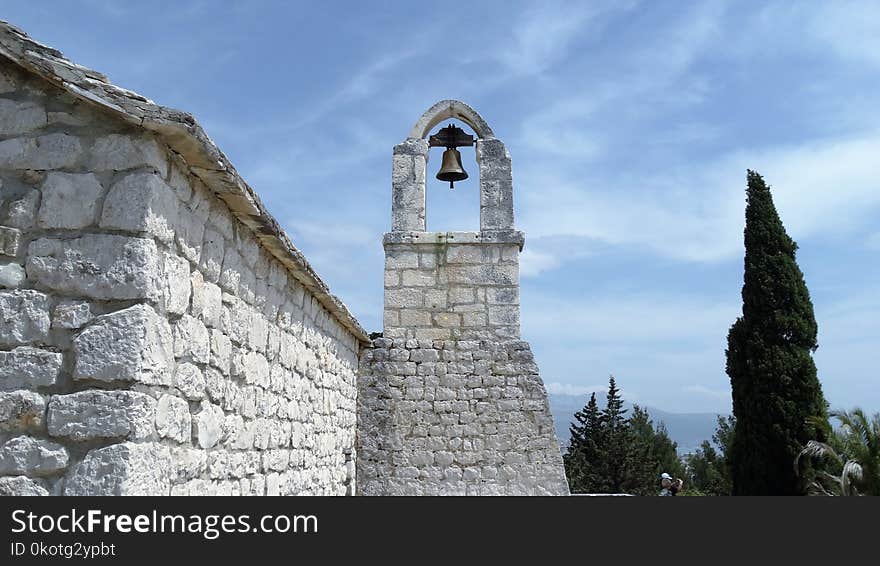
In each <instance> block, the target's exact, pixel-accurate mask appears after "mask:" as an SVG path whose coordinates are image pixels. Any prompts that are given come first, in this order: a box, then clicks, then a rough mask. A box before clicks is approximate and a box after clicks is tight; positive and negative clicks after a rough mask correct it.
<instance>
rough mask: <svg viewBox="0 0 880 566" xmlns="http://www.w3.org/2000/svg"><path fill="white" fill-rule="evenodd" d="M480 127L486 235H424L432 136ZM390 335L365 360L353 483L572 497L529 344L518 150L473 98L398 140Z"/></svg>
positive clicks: (389, 265) (437, 111) (419, 491)
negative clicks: (522, 297)
mask: <svg viewBox="0 0 880 566" xmlns="http://www.w3.org/2000/svg"><path fill="white" fill-rule="evenodd" d="M447 119H456V120H460V121H461V122H464V123H465V124H466V125H468V126H469V127H470V128H471V129H472V130H473V131H474V133H475V134H476V136H477V139H476V142H475V149H476V157H477V162H478V164H479V188H480V230H479V231H478V232H427V231H426V223H425V177H426V164H427V161H428V151H429V149H430V144H429V142H428V136H429V134H430V132H431V130H432V128H434V127H435V126H437V125H438V124H439V123H440V122H441V121H443V120H447ZM391 217H392V218H391V232H388V233H386V234H385V236H384V238H383V245H384V248H385V305H384V332H383V337H382V338H379V339H376V340H374V341H373V347H372V348H369V349H367V350H366V351H365V352H364V354H363V360H362V363H361V377H360V379H359V407H358V446H357V475H358V478H357V484H358V486H359V491H360V493H362V494H365V495H423V494H424V495H504V494H509V495H551V494H552V495H563V494H568V485H567V482H566V479H565V472H564V469H563V465H562V458H561V455H560V450H559V445H558V442H557V439H556V434H555V430H554V427H553V419H552V417H551V415H550V411H549V407H548V403H547V394H546V391H545V389H544V385H543V383H542V381H541V378H540V376H539V374H538V367H537V365H536V364H535V362H534V358H533V356H532V352H531V350H530V348H529V344H528V343H527V342H524V341H522V340H520V316H519V315H520V309H519V254H520V251H521V250H522V247H523V243H524V236H523V233H522V232H519V231H517V230H515V229H514V224H513V179H512V175H511V163H510V155H509V154H508V153H507V150H506V149H505V147H504V144H503V143H502V142H501V140H499V139H497V138H496V137H495V134H494V133H493V132H492V129H491V128H490V127H489V125H488V124H487V123H486V122H485V120H483V118H482V117H481V116H480V115H479V114H477V112H476V111H475V110H474V109H473V108H471V107H470V106H468V105H466V104H464V103H462V102H459V101H457V100H444V101H441V102H438V103H437V104H435V105H434V106H432V107H431V108H430V109H429V110H428V111H427V112H425V114H424V115H422V117H421V118H420V119H419V120H418V122H416V124H415V126H413V128H412V130H410V132H409V136H408V137H407V139H406V140H405V141H403V142H402V143H400V144H398V145H396V146H395V147H394V155H393V169H392V198H391Z"/></svg>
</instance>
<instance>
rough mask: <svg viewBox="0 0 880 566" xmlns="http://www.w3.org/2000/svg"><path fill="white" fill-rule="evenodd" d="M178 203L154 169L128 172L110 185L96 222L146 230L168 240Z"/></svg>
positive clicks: (112, 227) (172, 233) (118, 228)
mask: <svg viewBox="0 0 880 566" xmlns="http://www.w3.org/2000/svg"><path fill="white" fill-rule="evenodd" d="M179 204H180V203H179V201H178V200H177V197H176V196H175V195H174V191H173V190H172V189H171V187H169V186H168V185H166V184H165V182H164V181H163V180H162V179H161V177H159V176H158V175H156V174H155V173H132V174H130V175H126V176H125V177H123V178H122V179H121V180H119V181H117V182H116V183H115V184H114V185H113V186H112V187H110V191H109V192H108V193H107V197H106V198H105V199H104V211H103V213H102V214H101V222H100V226H101V227H102V228H111V229H115V230H125V231H129V232H138V233H141V232H146V233H148V234H151V235H153V236H155V237H157V238H159V239H160V240H162V241H163V242H166V243H170V242H171V241H172V240H173V238H174V226H175V224H176V223H177V207H178V206H179Z"/></svg>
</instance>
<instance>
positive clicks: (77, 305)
mask: <svg viewBox="0 0 880 566" xmlns="http://www.w3.org/2000/svg"><path fill="white" fill-rule="evenodd" d="M90 320H92V308H91V305H89V303H87V302H86V301H63V302H61V303H58V304H57V305H56V306H55V309H54V310H53V311H52V327H53V328H68V329H75V328H82V327H83V326H85V325H86V323H88V322H89V321H90Z"/></svg>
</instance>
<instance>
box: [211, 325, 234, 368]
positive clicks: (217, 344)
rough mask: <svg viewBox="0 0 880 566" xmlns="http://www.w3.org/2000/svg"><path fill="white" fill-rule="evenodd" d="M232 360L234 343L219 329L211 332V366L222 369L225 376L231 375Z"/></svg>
mask: <svg viewBox="0 0 880 566" xmlns="http://www.w3.org/2000/svg"><path fill="white" fill-rule="evenodd" d="M231 359H232V341H230V340H229V338H228V337H227V336H226V335H225V334H223V333H222V332H221V331H219V330H217V329H212V330H211V365H212V366H214V367H216V368H218V369H220V371H221V372H223V374H224V375H228V374H229V364H230V361H231Z"/></svg>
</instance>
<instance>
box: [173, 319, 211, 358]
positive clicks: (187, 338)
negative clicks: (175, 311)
mask: <svg viewBox="0 0 880 566" xmlns="http://www.w3.org/2000/svg"><path fill="white" fill-rule="evenodd" d="M174 357H176V358H189V359H191V360H192V361H194V362H196V363H201V364H207V363H208V362H209V361H211V337H210V334H209V333H208V329H207V328H205V325H204V323H203V322H202V321H200V320H198V319H197V318H195V317H193V316H190V315H188V314H185V315H183V316H182V317H180V320H178V321H177V323H175V325H174Z"/></svg>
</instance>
